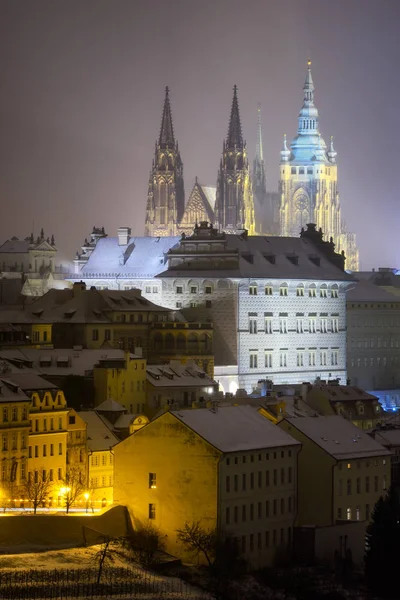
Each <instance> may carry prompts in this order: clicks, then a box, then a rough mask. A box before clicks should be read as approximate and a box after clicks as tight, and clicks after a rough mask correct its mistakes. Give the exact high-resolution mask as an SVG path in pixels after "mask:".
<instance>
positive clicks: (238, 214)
mask: <svg viewBox="0 0 400 600" xmlns="http://www.w3.org/2000/svg"><path fill="white" fill-rule="evenodd" d="M215 222H216V225H217V226H218V227H220V228H221V229H223V230H224V231H226V232H228V233H234V232H236V231H238V230H242V229H247V230H248V232H249V233H250V234H252V233H253V232H254V204H253V194H252V190H251V183H250V171H249V162H248V158H247V148H246V143H245V142H244V141H243V136H242V126H241V123H240V114H239V103H238V97H237V87H236V85H235V86H234V88H233V100H232V107H231V114H230V119H229V127H228V135H227V137H226V140H224V143H223V150H222V160H221V163H220V168H219V172H218V179H217V196H216V202H215Z"/></svg>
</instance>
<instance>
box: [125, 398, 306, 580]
mask: <svg viewBox="0 0 400 600" xmlns="http://www.w3.org/2000/svg"><path fill="white" fill-rule="evenodd" d="M299 449H300V444H299V443H298V442H297V441H296V440H295V439H293V438H292V437H291V436H290V435H288V434H286V433H285V432H284V431H282V430H280V429H279V428H278V427H276V426H275V425H273V424H272V423H271V422H270V421H268V419H266V418H265V417H263V416H262V415H260V414H259V413H258V412H257V410H256V409H255V408H253V407H251V406H229V407H223V408H219V409H216V408H215V409H194V410H186V411H181V412H180V411H168V412H165V413H163V414H162V415H161V416H159V417H157V418H156V419H154V420H153V421H151V422H150V423H149V424H148V425H146V426H145V427H143V428H141V429H140V430H139V431H137V432H135V433H134V434H133V435H131V436H130V437H128V438H127V439H125V440H123V441H122V442H120V443H119V444H118V445H116V446H115V447H114V453H115V485H114V501H115V502H117V503H120V504H124V505H126V506H127V507H128V510H129V512H130V515H131V518H132V520H133V521H134V523H135V524H136V526H137V527H139V526H140V525H141V524H142V525H143V526H145V525H146V524H148V523H151V524H152V525H154V526H155V527H156V528H157V529H158V530H159V532H160V534H161V535H162V536H163V537H164V539H165V540H166V545H167V551H168V552H171V553H172V554H174V555H175V556H180V557H182V558H185V557H186V558H188V555H187V551H186V550H185V548H183V547H182V546H181V544H180V543H179V542H178V541H177V537H176V530H177V529H179V528H181V527H183V526H184V524H185V522H193V521H200V522H201V524H202V525H203V526H204V528H205V529H214V528H217V529H218V530H219V531H220V534H221V535H222V536H228V535H229V536H231V537H233V538H235V539H236V541H237V543H238V547H239V550H240V551H241V553H242V555H243V556H244V557H245V558H246V560H247V561H248V562H249V564H250V565H251V566H252V567H253V568H261V567H264V566H267V565H272V564H273V562H274V560H275V558H276V556H277V553H281V552H287V551H290V548H291V544H292V537H293V533H292V532H293V525H294V521H295V515H296V495H297V470H296V465H297V454H298V451H299Z"/></svg>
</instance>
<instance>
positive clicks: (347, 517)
mask: <svg viewBox="0 0 400 600" xmlns="http://www.w3.org/2000/svg"><path fill="white" fill-rule="evenodd" d="M346 519H347V520H348V521H351V508H348V509H347V510H346Z"/></svg>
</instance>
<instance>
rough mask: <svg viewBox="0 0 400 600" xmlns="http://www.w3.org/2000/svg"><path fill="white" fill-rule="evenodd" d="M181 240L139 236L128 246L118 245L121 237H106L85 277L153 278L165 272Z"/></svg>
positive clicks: (89, 262)
mask: <svg viewBox="0 0 400 600" xmlns="http://www.w3.org/2000/svg"><path fill="white" fill-rule="evenodd" d="M179 239H180V238H179V237H169V236H168V237H135V238H130V239H129V242H128V244H127V245H126V246H120V245H119V244H118V237H103V238H100V239H99V241H98V242H97V244H96V248H95V249H94V251H93V252H92V253H91V255H90V257H89V260H88V261H87V263H86V264H85V265H84V267H83V268H82V271H81V273H82V277H84V276H85V274H88V275H90V274H93V273H96V274H98V276H99V277H101V275H108V276H109V275H111V274H114V275H120V274H121V275H122V276H124V275H126V276H129V277H135V278H138V279H140V278H145V279H151V278H153V277H154V276H155V275H158V273H160V272H161V271H163V270H164V269H165V255H166V253H167V252H168V250H169V249H170V248H172V247H173V246H174V245H175V244H177V243H178V242H179Z"/></svg>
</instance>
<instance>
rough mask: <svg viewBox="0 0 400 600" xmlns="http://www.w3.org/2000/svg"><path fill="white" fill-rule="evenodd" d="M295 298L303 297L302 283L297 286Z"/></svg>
mask: <svg viewBox="0 0 400 600" xmlns="http://www.w3.org/2000/svg"><path fill="white" fill-rule="evenodd" d="M296 296H304V285H303V284H302V283H299V285H298V286H297V289H296Z"/></svg>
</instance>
